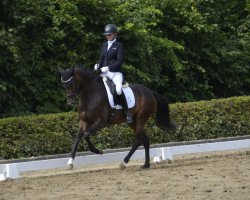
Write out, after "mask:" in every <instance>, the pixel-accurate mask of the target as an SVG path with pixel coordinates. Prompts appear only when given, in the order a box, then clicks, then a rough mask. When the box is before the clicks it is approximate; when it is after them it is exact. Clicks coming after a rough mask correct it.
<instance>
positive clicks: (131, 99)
mask: <svg viewBox="0 0 250 200" xmlns="http://www.w3.org/2000/svg"><path fill="white" fill-rule="evenodd" d="M102 80H103V83H104V85H105V88H106V91H107V94H108V99H109V104H110V106H111V108H115V109H122V106H121V105H116V106H115V105H114V97H113V95H112V94H111V92H110V89H109V87H108V85H107V83H106V79H105V78H103V79H102ZM122 91H123V92H124V95H125V97H126V100H127V104H128V108H132V107H134V106H135V96H134V93H133V91H132V90H131V88H130V87H123V88H122Z"/></svg>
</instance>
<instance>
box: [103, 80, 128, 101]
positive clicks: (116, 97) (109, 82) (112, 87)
mask: <svg viewBox="0 0 250 200" xmlns="http://www.w3.org/2000/svg"><path fill="white" fill-rule="evenodd" d="M104 79H105V81H106V83H107V86H108V87H109V90H110V93H111V94H112V95H113V99H114V104H115V105H121V97H120V95H117V93H116V89H115V84H114V82H113V81H112V80H110V79H108V78H106V77H105V78H104ZM127 87H129V84H128V82H126V81H124V80H123V83H122V88H127ZM122 92H123V90H122ZM123 93H124V92H123ZM124 95H125V94H124Z"/></svg>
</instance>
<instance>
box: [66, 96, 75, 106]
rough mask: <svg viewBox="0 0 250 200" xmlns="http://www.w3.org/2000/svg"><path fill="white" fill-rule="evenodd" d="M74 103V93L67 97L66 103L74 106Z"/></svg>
mask: <svg viewBox="0 0 250 200" xmlns="http://www.w3.org/2000/svg"><path fill="white" fill-rule="evenodd" d="M75 104H76V95H70V96H68V97H67V105H68V106H74V105H75Z"/></svg>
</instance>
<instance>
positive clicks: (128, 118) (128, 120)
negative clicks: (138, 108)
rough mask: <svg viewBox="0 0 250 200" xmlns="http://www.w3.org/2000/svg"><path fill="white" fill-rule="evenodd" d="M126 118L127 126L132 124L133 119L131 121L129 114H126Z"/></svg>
mask: <svg viewBox="0 0 250 200" xmlns="http://www.w3.org/2000/svg"><path fill="white" fill-rule="evenodd" d="M126 116H127V122H128V123H129V124H132V123H133V119H132V116H131V114H130V113H126Z"/></svg>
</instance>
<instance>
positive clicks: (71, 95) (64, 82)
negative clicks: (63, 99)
mask: <svg viewBox="0 0 250 200" xmlns="http://www.w3.org/2000/svg"><path fill="white" fill-rule="evenodd" d="M61 81H62V83H63V86H64V88H65V89H67V88H68V87H69V86H70V85H71V84H74V92H73V93H70V94H68V95H67V97H73V96H76V95H77V91H76V81H75V76H71V77H70V78H69V79H68V80H66V81H64V80H63V78H62V77H61Z"/></svg>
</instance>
